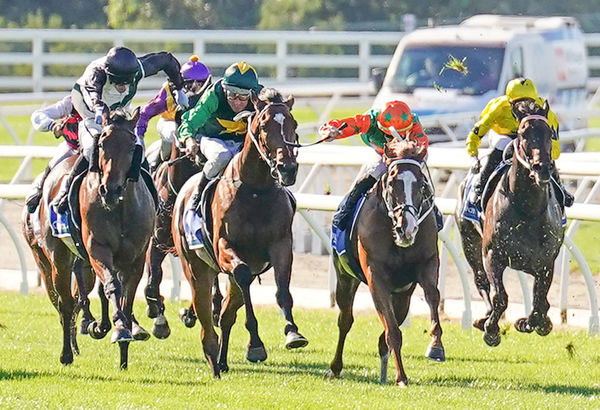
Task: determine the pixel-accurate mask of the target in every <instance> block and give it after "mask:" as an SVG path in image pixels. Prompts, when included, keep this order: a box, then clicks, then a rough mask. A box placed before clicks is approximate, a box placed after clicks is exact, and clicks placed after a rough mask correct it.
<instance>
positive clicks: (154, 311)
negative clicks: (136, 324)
mask: <svg viewBox="0 0 600 410" xmlns="http://www.w3.org/2000/svg"><path fill="white" fill-rule="evenodd" d="M166 256H167V254H166V253H165V252H164V251H162V250H161V249H160V248H159V245H158V244H157V243H156V238H154V237H153V238H152V239H151V240H150V245H149V246H148V253H147V258H146V267H145V270H146V272H147V274H148V283H147V284H146V288H145V289H144V295H145V296H146V303H147V307H146V314H147V315H148V317H149V318H150V319H155V318H157V317H158V316H159V315H163V313H164V311H165V305H164V304H163V300H164V299H163V297H162V296H161V295H160V284H161V282H162V278H163V270H162V263H163V261H164V260H165V257H166ZM167 328H168V324H167ZM157 337H158V336H157Z"/></svg>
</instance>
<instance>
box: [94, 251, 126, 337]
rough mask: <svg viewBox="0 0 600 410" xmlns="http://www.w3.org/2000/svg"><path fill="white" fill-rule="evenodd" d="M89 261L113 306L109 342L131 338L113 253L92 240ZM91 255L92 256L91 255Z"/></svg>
mask: <svg viewBox="0 0 600 410" xmlns="http://www.w3.org/2000/svg"><path fill="white" fill-rule="evenodd" d="M88 254H89V255H90V263H91V265H92V267H93V268H94V271H95V272H96V275H98V276H99V277H100V280H101V281H102V284H103V285H104V294H105V295H106V298H107V299H108V300H109V301H110V303H111V305H112V307H113V317H112V322H113V324H114V326H115V329H114V331H113V334H112V337H111V342H112V343H116V342H124V341H131V340H133V335H132V334H131V331H130V330H129V328H130V327H131V325H130V323H128V318H127V317H126V316H125V314H124V313H123V310H122V308H121V299H122V292H123V290H122V287H121V283H120V282H119V279H118V277H117V273H116V270H115V269H114V266H113V255H112V252H111V251H110V249H108V247H106V246H104V245H100V244H98V243H96V242H94V241H93V240H92V246H91V247H90V249H88ZM92 255H93V256H92Z"/></svg>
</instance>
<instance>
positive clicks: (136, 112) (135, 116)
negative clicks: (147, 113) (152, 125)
mask: <svg viewBox="0 0 600 410" xmlns="http://www.w3.org/2000/svg"><path fill="white" fill-rule="evenodd" d="M139 119H140V107H136V109H135V110H134V111H133V115H132V116H131V120H130V121H131V122H132V123H133V125H134V126H135V125H136V124H137V122H138V120H139Z"/></svg>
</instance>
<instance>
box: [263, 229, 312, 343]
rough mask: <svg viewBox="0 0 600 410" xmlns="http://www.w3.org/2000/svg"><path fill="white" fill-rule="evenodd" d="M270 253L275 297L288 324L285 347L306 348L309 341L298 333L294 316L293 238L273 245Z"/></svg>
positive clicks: (286, 325)
mask: <svg viewBox="0 0 600 410" xmlns="http://www.w3.org/2000/svg"><path fill="white" fill-rule="evenodd" d="M269 253H270V258H271V262H272V264H273V271H274V274H275V284H276V285H277V292H276V294H275V297H276V299H277V304H278V305H279V307H280V308H281V311H282V312H283V317H284V318H285V322H286V324H285V328H284V334H285V335H286V338H285V347H286V348H288V349H295V348H299V347H304V346H306V345H307V344H308V340H307V339H306V338H305V337H304V336H302V335H301V334H300V333H299V332H298V326H296V323H295V322H294V317H293V315H292V307H293V305H294V300H293V299H292V294H291V293H290V278H291V274H292V259H293V256H292V241H291V238H290V240H289V241H280V242H278V243H276V244H275V245H273V246H272V247H271V249H270V252H269Z"/></svg>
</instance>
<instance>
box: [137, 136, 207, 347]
mask: <svg viewBox="0 0 600 410" xmlns="http://www.w3.org/2000/svg"><path fill="white" fill-rule="evenodd" d="M201 169H202V168H201V167H199V165H198V164H197V163H196V161H193V160H192V159H190V158H189V157H188V156H187V155H184V154H183V153H182V152H181V150H180V149H179V147H178V145H177V142H176V141H173V145H172V149H171V159H170V161H167V162H163V163H162V164H161V165H160V166H159V167H158V169H157V170H156V172H155V173H154V175H153V179H154V184H155V185H156V190H157V192H158V198H159V207H158V213H157V214H156V218H155V226H154V234H153V235H152V238H151V239H150V245H149V246H148V254H147V257H146V268H145V270H146V272H147V273H148V283H147V285H146V288H145V290H144V293H145V295H146V302H147V304H148V307H147V309H146V313H147V314H148V317H150V318H151V319H155V320H154V325H153V327H152V333H153V334H154V336H155V337H157V338H159V339H165V338H167V337H168V336H169V334H170V333H171V330H170V328H169V323H168V322H167V320H166V318H165V316H164V311H165V305H164V303H163V300H164V298H163V297H162V296H161V295H160V289H159V287H160V283H161V282H162V277H163V271H162V262H163V261H164V259H165V257H166V256H167V254H168V253H171V252H173V253H174V252H175V248H174V244H173V237H172V236H171V217H172V214H173V205H174V204H175V198H176V197H177V193H178V192H179V190H180V189H181V187H182V186H183V184H184V183H185V181H187V180H188V179H190V177H191V176H192V175H194V174H196V173H198V172H199V171H200V170H201ZM190 311H191V310H190Z"/></svg>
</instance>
